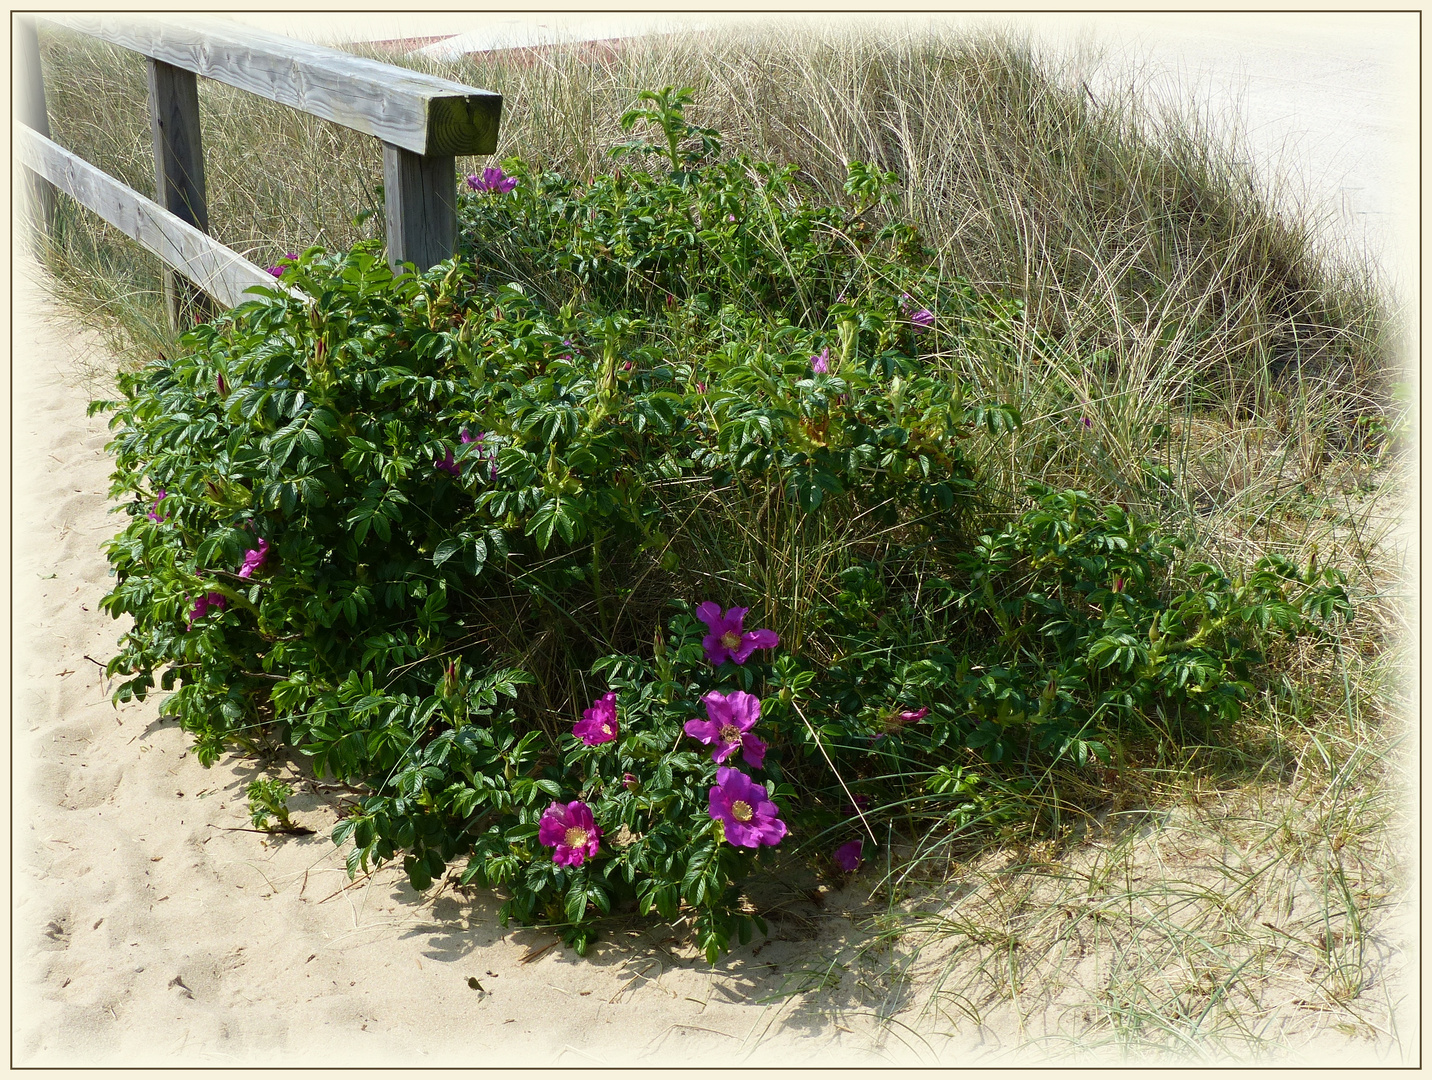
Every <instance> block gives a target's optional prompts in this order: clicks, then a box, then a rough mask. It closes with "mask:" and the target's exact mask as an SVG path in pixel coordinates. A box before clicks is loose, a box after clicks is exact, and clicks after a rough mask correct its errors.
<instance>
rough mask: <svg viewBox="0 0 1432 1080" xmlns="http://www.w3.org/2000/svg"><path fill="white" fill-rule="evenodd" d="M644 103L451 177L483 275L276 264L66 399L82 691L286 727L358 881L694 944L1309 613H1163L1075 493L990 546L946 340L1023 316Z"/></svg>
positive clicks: (365, 261)
mask: <svg viewBox="0 0 1432 1080" xmlns="http://www.w3.org/2000/svg"><path fill="white" fill-rule="evenodd" d="M643 100H644V102H645V105H644V106H643V107H642V108H639V109H637V110H634V111H633V112H632V113H630V114H628V117H627V118H626V120H627V124H628V126H629V127H634V126H636V125H637V124H638V123H644V124H646V125H649V126H650V127H651V129H652V130H654V131H655V132H656V133H657V134H658V135H660V136H661V141H659V142H653V143H652V144H650V145H647V144H641V143H632V144H628V145H626V146H624V147H622V148H619V149H620V151H621V155H622V158H623V160H624V161H625V162H626V166H625V167H622V168H617V169H614V170H613V171H612V172H611V173H609V174H606V175H602V176H597V177H594V178H591V179H590V180H587V181H584V182H578V181H576V180H573V179H569V178H563V177H560V176H558V175H556V174H554V173H550V172H544V171H542V170H538V169H534V168H532V167H529V166H528V165H527V164H526V163H523V162H521V161H518V160H512V161H507V162H504V163H503V168H502V169H488V170H486V171H485V172H484V174H483V175H482V176H481V177H472V178H469V181H468V183H466V184H465V185H463V186H464V188H465V190H464V191H463V192H462V193H461V216H462V221H463V224H464V251H465V253H466V254H467V255H469V256H472V257H474V258H475V260H476V261H475V262H474V261H470V260H469V259H467V258H460V259H457V260H454V261H451V262H448V263H445V264H443V265H440V266H438V267H435V268H434V269H432V270H431V271H428V272H426V273H416V272H409V273H405V274H402V275H401V276H399V277H397V278H395V277H394V276H393V274H392V273H391V272H390V270H389V269H388V266H387V264H386V261H385V259H384V258H383V253H382V252H381V250H380V249H378V248H377V247H375V246H360V247H358V248H356V249H354V250H353V251H350V252H348V253H345V254H337V255H335V254H326V253H324V252H322V251H319V250H317V249H312V250H309V251H306V252H304V253H302V254H296V255H294V256H293V257H292V258H289V259H286V260H285V263H284V265H283V266H282V267H280V268H278V269H279V270H280V273H281V285H282V286H285V287H288V288H292V289H295V290H297V293H293V292H289V291H286V289H280V288H274V289H270V290H258V292H259V293H260V294H261V295H259V296H258V297H257V298H256V299H255V300H254V301H253V302H251V303H246V304H244V305H242V306H240V307H239V308H236V309H234V310H233V311H230V312H227V313H225V314H224V315H222V316H220V317H219V318H217V319H216V320H215V321H214V322H212V323H210V324H205V325H202V326H199V327H196V328H195V329H194V330H193V332H192V333H190V334H189V335H188V336H187V337H186V338H185V339H184V346H185V351H184V352H183V353H182V354H181V355H179V356H176V357H173V358H161V359H158V360H156V361H155V362H154V363H153V364H151V365H149V366H148V367H146V368H145V369H144V370H142V371H138V372H135V373H131V374H126V375H124V376H122V377H121V380H120V386H121V390H122V394H123V399H122V400H121V401H119V402H112V403H97V406H96V407H109V408H112V409H113V410H114V417H113V420H112V427H113V429H114V432H115V435H114V440H113V443H112V444H111V448H112V450H113V452H114V454H115V460H116V471H115V478H114V488H113V494H114V496H115V497H116V498H117V499H119V500H120V501H121V504H122V506H123V507H124V508H125V509H126V510H127V512H128V514H129V523H128V525H127V527H126V528H125V529H124V530H123V531H122V532H121V533H120V534H119V535H118V536H117V537H116V538H115V539H114V540H113V541H112V542H111V543H110V545H109V548H108V553H109V560H110V563H111V566H112V568H113V570H114V573H115V578H116V581H115V585H114V588H113V590H112V591H111V593H110V594H109V595H108V596H107V597H106V599H105V601H104V607H105V609H106V610H108V611H109V612H110V613H111V614H113V615H114V616H116V617H119V616H121V615H128V616H130V617H131V618H132V620H133V621H132V624H131V625H130V627H129V628H128V629H127V630H126V631H125V633H124V634H123V636H122V638H121V641H120V648H119V652H118V654H117V655H116V656H115V657H114V658H113V660H111V662H110V664H109V666H108V671H109V672H110V674H112V675H115V676H118V677H119V678H120V680H121V681H120V684H119V688H118V690H117V691H116V693H117V696H118V697H119V698H120V699H125V698H128V697H131V696H138V697H143V696H145V695H146V694H147V693H148V692H150V691H151V690H152V689H154V688H155V687H156V686H158V687H159V688H161V689H162V690H164V691H172V692H171V693H170V694H169V696H168V697H167V698H166V699H165V701H164V703H163V705H162V712H163V713H164V714H165V715H168V716H173V717H175V718H177V720H178V721H179V723H180V725H181V726H182V727H183V728H184V730H186V731H187V732H189V733H190V734H191V735H192V736H193V738H194V740H195V745H196V748H197V753H198V756H199V758H200V760H201V761H203V762H204V763H205V764H210V763H212V762H213V761H214V760H216V758H217V757H218V756H219V755H220V754H221V753H223V752H225V751H226V750H241V751H252V750H255V749H258V748H261V747H265V746H268V747H272V746H277V745H284V746H288V747H292V748H295V749H296V750H297V751H298V752H300V753H302V754H303V755H306V756H307V757H308V758H309V759H310V760H311V762H312V764H313V767H314V769H315V770H316V771H318V772H319V773H322V774H325V775H329V776H332V777H335V778H337V779H339V780H341V781H343V782H345V783H348V784H351V785H354V786H355V787H357V788H358V789H359V790H360V791H361V792H362V795H361V796H360V797H359V799H358V800H357V802H356V804H355V805H353V806H352V807H351V808H350V812H349V813H348V815H347V816H346V817H345V818H344V819H343V820H342V821H341V822H340V824H339V825H338V827H337V829H336V830H335V832H334V836H333V839H334V840H335V841H336V842H338V843H340V844H345V845H351V846H350V847H349V855H348V866H349V869H350V872H356V871H357V870H359V869H361V868H366V867H368V866H370V865H371V864H374V863H378V862H382V861H385V860H389V859H394V858H399V857H401V858H402V859H403V863H404V866H405V868H406V870H407V873H408V876H409V879H410V881H411V882H412V884H413V886H414V887H415V888H417V889H425V888H427V887H428V886H429V885H430V884H431V882H432V880H433V879H434V878H435V877H436V876H438V875H440V874H443V873H446V872H448V868H449V866H450V865H451V864H452V863H454V862H455V861H457V860H462V859H465V860H466V863H465V866H464V867H463V869H462V870H461V871H460V876H461V878H462V880H463V881H466V882H475V883H479V884H485V885H488V886H491V887H494V888H497V889H500V890H502V891H503V892H504V893H505V900H504V905H503V914H504V917H505V918H507V917H511V918H516V919H518V920H520V921H523V922H529V923H530V922H543V923H545V924H548V925H551V926H554V927H556V928H558V929H559V930H560V931H561V932H562V933H563V935H564V937H565V938H566V940H567V941H569V942H570V943H572V944H573V945H574V946H576V947H577V948H578V949H579V950H580V949H585V947H586V945H587V943H588V942H589V941H590V939H591V935H592V934H593V932H594V928H595V926H596V924H597V920H599V919H600V918H601V917H602V916H604V915H606V914H607V913H609V912H611V911H612V910H613V908H614V907H617V908H620V907H622V906H623V905H626V906H630V907H633V908H635V909H636V910H638V911H640V912H641V913H650V912H655V913H657V914H659V915H660V916H661V917H663V918H667V919H679V918H683V917H689V918H690V919H691V922H692V924H693V926H694V928H695V930H696V933H697V940H698V943H699V945H700V947H701V948H702V949H703V951H704V952H705V953H706V955H707V956H708V957H710V958H711V959H713V960H714V959H715V957H716V956H718V955H719V954H720V953H721V952H722V951H723V950H725V949H726V948H728V947H729V945H730V942H731V940H732V938H733V937H735V938H738V939H741V940H744V939H745V937H746V936H748V935H749V933H750V930H751V928H752V927H753V926H756V927H757V928H759V926H760V923H759V918H758V917H755V916H753V915H752V914H751V913H750V912H749V911H748V910H747V906H746V905H744V904H743V902H742V900H741V883H742V882H743V880H744V879H745V878H746V877H748V876H749V875H750V874H751V873H752V872H753V870H754V868H755V867H756V866H757V865H759V864H761V863H762V862H769V861H770V860H773V859H781V858H787V859H789V858H797V857H800V856H801V854H802V853H804V855H806V856H811V857H814V858H816V859H817V861H818V863H819V864H820V865H823V866H826V867H827V868H830V867H834V868H838V869H839V870H840V871H843V872H849V871H851V870H853V869H854V868H855V867H857V866H858V865H859V864H860V862H861V860H862V858H865V859H869V858H870V857H871V855H872V850H871V849H867V848H865V847H864V846H863V845H864V841H865V840H869V841H870V842H871V843H872V844H875V843H879V842H881V841H880V838H879V837H877V835H876V830H875V829H874V827H873V826H874V823H876V822H878V823H880V824H881V825H882V826H883V827H885V828H888V829H893V828H894V827H895V826H896V825H897V824H899V823H902V822H906V823H908V822H909V821H911V820H912V819H911V816H910V815H911V807H912V806H915V805H916V804H918V803H920V802H921V800H925V801H933V802H934V803H937V804H939V805H940V806H942V807H946V808H951V807H952V808H954V809H955V810H958V811H959V812H960V813H962V814H964V817H962V818H960V820H961V821H967V820H970V819H971V817H975V818H977V817H979V816H980V815H981V814H985V813H986V812H987V811H988V807H989V804H988V801H987V799H986V796H985V794H984V792H983V787H982V785H986V784H989V783H997V782H998V773H997V771H996V770H997V766H998V764H999V763H1000V762H1001V761H1003V760H1005V759H1006V758H1007V757H1009V756H1010V754H1011V753H1012V751H1014V750H1016V749H1017V750H1019V751H1021V752H1022V753H1023V754H1024V755H1025V758H1026V761H1027V760H1028V758H1029V755H1031V754H1034V755H1039V756H1042V758H1043V759H1044V760H1047V761H1054V760H1060V759H1065V758H1067V759H1069V760H1077V761H1079V762H1084V761H1087V760H1089V758H1090V756H1091V755H1092V756H1093V757H1094V758H1101V757H1107V745H1106V744H1107V742H1108V739H1107V738H1106V737H1105V733H1106V732H1111V731H1117V730H1119V729H1121V728H1122V727H1127V726H1129V725H1136V724H1137V722H1138V718H1139V716H1140V715H1142V714H1145V713H1149V712H1151V711H1152V712H1160V713H1161V714H1168V715H1173V716H1185V715H1187V716H1194V717H1205V716H1208V715H1211V716H1214V717H1219V716H1222V717H1227V716H1229V715H1232V710H1236V707H1237V702H1238V701H1239V699H1240V697H1241V696H1242V695H1243V693H1244V691H1243V690H1242V689H1241V688H1242V687H1243V686H1244V685H1245V684H1246V681H1247V678H1248V677H1249V669H1250V666H1251V665H1256V662H1257V659H1258V657H1257V652H1256V642H1257V641H1258V640H1259V639H1260V638H1261V637H1264V636H1267V635H1270V634H1274V633H1287V634H1297V633H1301V632H1305V631H1310V630H1313V629H1314V628H1315V623H1316V622H1317V621H1318V620H1319V619H1321V618H1325V617H1332V616H1334V615H1337V614H1340V613H1344V614H1345V613H1346V596H1345V594H1344V593H1342V592H1341V585H1340V583H1339V582H1338V581H1337V580H1335V578H1334V577H1333V576H1329V575H1320V574H1315V573H1312V572H1300V571H1298V570H1297V569H1296V568H1292V567H1289V566H1286V565H1283V564H1277V563H1270V564H1268V565H1267V566H1264V567H1262V568H1260V570H1259V571H1258V576H1256V577H1255V578H1250V579H1249V580H1247V581H1234V580H1231V579H1226V578H1222V577H1220V576H1219V575H1218V574H1217V573H1216V571H1213V570H1212V568H1201V569H1200V568H1194V569H1193V570H1191V571H1190V572H1191V573H1194V574H1195V576H1196V577H1197V580H1196V582H1195V583H1194V584H1193V585H1191V586H1190V587H1189V588H1188V589H1186V590H1184V591H1183V592H1180V591H1179V588H1177V587H1175V581H1176V573H1175V571H1176V567H1175V566H1174V563H1173V557H1174V555H1175V554H1176V549H1177V545H1176V543H1175V541H1174V540H1173V539H1172V538H1170V537H1165V536H1163V535H1161V534H1160V533H1159V532H1158V530H1156V529H1154V528H1153V527H1152V526H1150V525H1147V524H1143V523H1140V522H1138V521H1137V520H1136V518H1135V517H1134V516H1133V515H1131V514H1128V513H1124V512H1123V511H1122V510H1118V509H1117V508H1098V507H1094V506H1092V505H1091V504H1089V502H1088V500H1087V499H1081V497H1080V496H1079V495H1078V494H1077V493H1055V492H1047V491H1044V492H1036V493H1035V495H1034V501H1035V509H1034V510H1032V511H1031V513H1032V514H1034V515H1035V516H1033V517H1030V516H1028V515H1026V516H1025V517H1024V518H1021V519H1019V521H1018V522H1017V523H1016V524H1014V525H1007V526H1005V527H1002V528H1001V527H992V528H990V529H988V530H986V531H984V532H983V533H982V532H981V529H980V526H981V525H982V524H983V523H984V521H985V519H986V518H987V517H988V515H989V509H990V507H989V506H988V505H987V503H986V500H985V498H984V493H983V492H982V491H981V488H980V485H979V480H978V476H977V471H976V469H975V467H974V466H973V464H972V454H971V453H970V451H969V449H968V448H969V447H971V446H975V445H982V444H985V443H988V442H989V441H992V440H998V439H999V438H1000V436H1001V433H1002V432H1004V431H1006V430H1008V429H1009V428H1010V427H1011V426H1012V425H1015V424H1018V423H1019V415H1018V410H1017V409H1016V408H1014V407H1013V406H1012V405H1010V404H1008V403H1001V402H973V403H966V400H965V397H966V391H965V387H964V383H963V382H962V380H961V378H960V373H959V366H958V357H959V356H960V355H961V352H962V350H981V349H990V348H1001V347H1004V346H1003V345H1002V344H1001V342H1002V341H1004V339H1005V336H1006V329H1007V327H1008V326H1009V323H1010V320H1011V319H1012V318H1013V317H1015V315H1016V314H1017V306H1016V305H1012V304H1010V303H1009V302H1007V301H1005V300H1003V299H1001V298H999V297H995V296H987V295H981V294H978V293H976V292H975V291H974V290H972V289H970V288H969V286H968V285H967V284H966V283H964V282H962V281H959V280H958V279H949V278H945V277H942V276H941V275H940V274H939V273H938V272H937V271H936V270H935V269H934V268H933V265H932V263H931V262H930V260H929V258H928V253H927V252H925V251H924V250H923V248H922V247H921V246H920V243H919V238H918V236H917V234H916V233H915V232H914V230H912V229H910V228H909V227H908V226H905V225H903V224H901V223H900V222H899V221H898V220H894V219H893V217H892V216H891V215H890V214H889V212H888V208H887V209H885V210H881V211H880V212H881V213H883V214H884V215H885V218H886V220H885V224H883V225H879V226H877V225H874V224H872V221H873V220H875V219H876V218H877V217H879V215H878V214H872V213H871V211H872V210H879V209H880V208H881V207H882V206H883V205H884V203H885V201H886V199H887V196H888V194H889V188H890V185H891V183H892V181H893V177H892V176H890V175H889V174H881V173H879V172H878V171H876V170H873V169H870V168H868V167H867V166H864V165H862V164H860V163H854V164H852V166H851V169H850V181H849V183H848V184H847V191H848V192H849V194H850V196H851V205H850V206H845V207H833V206H817V205H811V204H810V202H809V200H807V199H806V198H805V196H804V195H803V194H802V190H801V186H800V182H799V177H798V174H797V172H796V170H794V169H793V168H778V167H776V166H772V165H768V164H764V163H754V162H749V161H745V160H739V159H731V160H717V154H718V151H719V140H718V138H717V136H716V134H715V133H714V132H710V131H708V130H705V129H700V128H695V127H693V126H692V125H690V124H689V123H687V121H686V119H685V113H684V108H685V105H686V103H687V101H688V100H689V98H688V97H687V96H683V93H682V92H676V91H670V90H668V91H663V92H661V93H658V94H650V95H645V96H644V98H643ZM643 162H645V163H648V164H650V163H652V162H659V163H661V164H662V166H663V167H662V168H659V169H652V170H647V169H643V168H641V167H640V165H641V164H642V163H643ZM633 163H634V164H633ZM832 537H833V538H834V539H833V540H832ZM1198 575H1201V576H1198ZM737 605H739V606H737ZM753 612H754V613H755V614H754V615H753V614H752V613H753ZM748 620H749V625H750V626H751V627H756V628H754V629H748ZM1200 620H1201V621H1200ZM1210 702H1212V703H1215V704H1214V706H1213V707H1212V708H1211V709H1210V708H1209V706H1208V703H1210ZM982 800H985V801H982ZM942 813H943V811H942ZM950 820H954V818H950ZM882 835H888V833H882ZM798 849H799V850H798ZM832 858H833V862H831V861H830V860H832Z"/></svg>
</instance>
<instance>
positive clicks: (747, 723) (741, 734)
mask: <svg viewBox="0 0 1432 1080" xmlns="http://www.w3.org/2000/svg"><path fill="white" fill-rule="evenodd" d="M701 701H702V703H703V704H704V705H705V706H706V716H707V719H706V720H698V719H695V718H693V719H691V720H688V721H686V725H685V727H683V728H682V730H683V731H685V732H686V734H688V735H690V736H691V737H692V738H693V739H699V740H701V741H702V742H704V743H706V744H707V745H708V746H713V747H714V749H713V750H712V751H711V760H712V761H714V762H716V763H717V764H718V765H719V764H720V763H721V762H723V761H725V760H726V759H727V758H729V757H730V756H731V755H732V754H734V753H735V752H736V749H737V748H738V747H739V748H740V750H741V756H742V757H743V758H745V759H746V763H747V764H748V765H750V766H752V767H753V768H757V769H759V768H760V767H761V766H762V765H763V764H764V763H765V760H766V744H765V743H764V742H762V741H761V740H760V739H759V738H758V737H757V736H755V735H752V734H751V729H752V728H753V727H755V726H756V721H757V720H759V719H760V718H761V702H760V699H759V698H757V697H756V696H755V695H754V694H748V693H746V692H745V691H744V690H733V691H732V692H731V693H729V694H723V693H721V692H720V691H719V690H712V691H710V692H709V693H707V694H705V695H703V696H702V698H701Z"/></svg>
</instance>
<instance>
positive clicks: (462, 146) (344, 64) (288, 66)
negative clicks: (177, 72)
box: [42, 13, 502, 156]
mask: <svg viewBox="0 0 1432 1080" xmlns="http://www.w3.org/2000/svg"><path fill="white" fill-rule="evenodd" d="M42 18H44V19H45V20H47V21H49V22H53V23H56V24H57V25H60V26H64V27H67V28H69V29H72V30H78V31H80V32H82V33H85V34H89V35H90V36H92V37H96V38H99V39H100V40H102V41H107V42H109V43H110V44H112V45H118V46H120V47H121V48H125V49H130V50H132V51H134V52H138V53H142V54H143V55H145V56H148V57H150V58H151V59H154V60H162V61H163V62H164V63H166V64H172V65H173V66H175V67H178V68H183V69H184V70H186V71H192V72H194V73H195V74H196V75H202V76H204V77H205V78H208V79H213V80H215V81H216V82H221V83H226V84H228V85H229V86H236V87H238V88H239V89H241V90H247V91H248V92H249V93H252V94H257V95H258V96H260V97H264V98H268V99H269V100H271V101H277V102H280V103H281V104H284V105H288V106H291V107H292V108H295V109H300V110H302V111H303V112H306V113H310V114H312V115H314V116H318V117H322V118H323V119H325V120H331V121H333V122H334V123H337V124H342V125H344V126H345V127H350V128H353V129H354V130H355V131H361V132H364V133H365V134H368V135H374V136H376V137H378V138H379V139H382V140H383V142H385V143H388V144H389V145H391V146H397V147H401V148H402V149H404V150H408V151H410V152H412V153H415V154H421V155H428V156H430V155H438V156H442V155H455V154H490V153H492V152H493V151H494V150H496V149H497V128H498V123H499V121H500V120H501V117H502V95H501V94H494V93H492V92H491V91H488V90H479V89H477V88H476V87H472V86H464V85H463V84H462V83H457V82H452V81H451V80H449V79H439V78H437V77H435V76H431V75H423V74H421V73H419V72H415V71H407V70H405V69H402V68H394V67H392V66H391V65H388V64H383V63H379V62H378V61H376V60H368V59H364V58H363V57H358V56H351V55H349V54H348V53H345V52H340V51H339V50H337V49H329V48H326V47H324V46H321V45H310V44H307V43H306V42H299V41H293V40H291V39H289V38H286V37H282V36H280V35H278V34H270V33H266V32H265V31H262V30H256V29H253V28H251V27H247V26H242V25H239V24H237V23H231V22H226V21H224V20H221V19H213V18H203V17H198V16H192V15H178V14H174V15H171V14H167V13H166V14H165V15H164V17H163V21H160V20H158V19H153V18H146V17H144V16H138V15H71V14H63V15H62V14H54V15H51V14H46V15H44V16H42Z"/></svg>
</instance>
